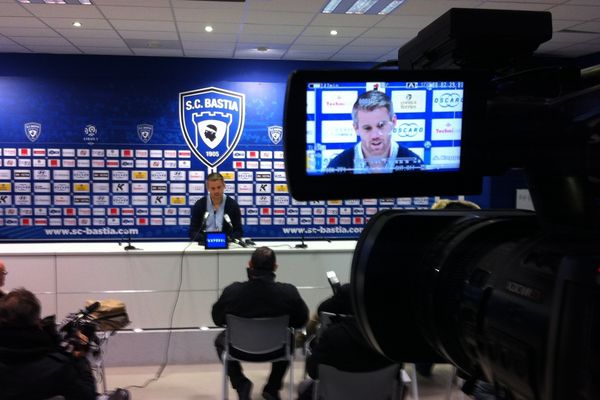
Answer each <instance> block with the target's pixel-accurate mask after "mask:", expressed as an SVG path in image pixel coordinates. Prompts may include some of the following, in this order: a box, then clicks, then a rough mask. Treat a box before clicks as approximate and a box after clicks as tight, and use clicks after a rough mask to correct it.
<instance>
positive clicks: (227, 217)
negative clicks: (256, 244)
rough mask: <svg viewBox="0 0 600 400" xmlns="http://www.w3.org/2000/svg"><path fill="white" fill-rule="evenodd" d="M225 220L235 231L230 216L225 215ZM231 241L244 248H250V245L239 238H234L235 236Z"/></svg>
mask: <svg viewBox="0 0 600 400" xmlns="http://www.w3.org/2000/svg"><path fill="white" fill-rule="evenodd" d="M223 219H224V220H225V222H227V225H229V227H230V228H231V230H232V231H233V223H232V222H231V218H229V215H228V214H223ZM230 239H231V241H232V242H233V243H236V244H239V245H240V246H242V247H248V245H247V244H246V243H244V242H242V241H241V240H240V239H238V238H234V237H233V236H231V237H230Z"/></svg>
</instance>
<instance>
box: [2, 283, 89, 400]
mask: <svg viewBox="0 0 600 400" xmlns="http://www.w3.org/2000/svg"><path fill="white" fill-rule="evenodd" d="M40 312H41V306H40V302H39V300H38V299H37V298H36V296H35V295H34V294H33V293H31V292H30V291H28V290H26V289H23V288H19V289H15V290H13V291H11V292H9V293H8V294H7V295H6V296H4V297H3V298H2V299H0V399H2V400H41V399H47V398H49V397H54V396H63V397H64V398H65V399H66V400H94V399H96V383H95V381H94V376H93V375H92V371H91V367H90V364H89V362H88V360H87V359H86V358H85V357H84V356H83V355H82V356H80V357H75V356H74V355H73V354H69V353H66V352H64V351H62V349H61V347H60V346H59V343H58V341H57V337H58V336H56V335H53V332H52V331H51V330H49V329H47V328H46V329H45V328H44V326H43V324H42V320H41V318H40ZM52 329H54V333H55V327H52Z"/></svg>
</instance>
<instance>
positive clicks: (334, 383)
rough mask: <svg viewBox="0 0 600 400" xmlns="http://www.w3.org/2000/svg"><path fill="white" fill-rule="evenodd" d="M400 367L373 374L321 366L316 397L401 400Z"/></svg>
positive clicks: (391, 367)
mask: <svg viewBox="0 0 600 400" xmlns="http://www.w3.org/2000/svg"><path fill="white" fill-rule="evenodd" d="M400 369H401V368H400V365H398V364H394V365H390V366H389V367H385V368H382V369H379V370H376V371H370V372H346V371H340V370H339V369H337V368H334V367H332V366H330V365H325V364H319V381H318V383H317V388H316V398H318V399H319V400H321V399H322V400H355V399H356V400H359V399H360V400H363V399H369V400H389V399H398V398H400V397H399V393H400V392H399V390H401V386H400V387H399V385H398V378H399V375H400Z"/></svg>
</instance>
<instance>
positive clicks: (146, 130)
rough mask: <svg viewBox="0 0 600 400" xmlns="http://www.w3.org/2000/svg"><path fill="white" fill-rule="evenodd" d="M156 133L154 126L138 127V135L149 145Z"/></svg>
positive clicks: (142, 125) (144, 125) (140, 125)
mask: <svg viewBox="0 0 600 400" xmlns="http://www.w3.org/2000/svg"><path fill="white" fill-rule="evenodd" d="M153 133H154V126H153V125H150V124H139V125H138V126H137V134H138V137H139V138H140V140H141V141H142V142H144V143H148V142H149V141H150V139H152V134H153Z"/></svg>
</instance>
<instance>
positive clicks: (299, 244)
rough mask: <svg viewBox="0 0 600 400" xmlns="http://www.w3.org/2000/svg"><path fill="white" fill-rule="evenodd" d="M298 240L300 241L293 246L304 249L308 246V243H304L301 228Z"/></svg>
mask: <svg viewBox="0 0 600 400" xmlns="http://www.w3.org/2000/svg"><path fill="white" fill-rule="evenodd" d="M300 240H301V241H302V243H298V244H297V245H296V246H294V247H295V248H297V249H305V248H307V247H308V245H307V244H306V243H304V230H302V234H301V235H300Z"/></svg>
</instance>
